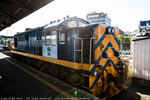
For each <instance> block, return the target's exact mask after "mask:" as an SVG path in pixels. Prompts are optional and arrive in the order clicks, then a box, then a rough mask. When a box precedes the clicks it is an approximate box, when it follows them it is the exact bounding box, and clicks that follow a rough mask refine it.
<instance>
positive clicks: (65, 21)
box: [45, 17, 89, 29]
mask: <svg viewBox="0 0 150 100" xmlns="http://www.w3.org/2000/svg"><path fill="white" fill-rule="evenodd" d="M72 20H73V21H80V22H84V23H86V24H89V22H87V21H86V20H84V19H82V18H77V17H70V18H67V19H65V20H61V21H59V22H55V23H52V24H49V25H47V26H46V27H45V29H46V28H49V27H57V26H60V25H64V26H66V24H67V22H69V21H72Z"/></svg>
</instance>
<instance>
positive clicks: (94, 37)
mask: <svg viewBox="0 0 150 100" xmlns="http://www.w3.org/2000/svg"><path fill="white" fill-rule="evenodd" d="M95 38H96V37H91V39H90V54H89V64H91V55H92V40H93V39H95Z"/></svg>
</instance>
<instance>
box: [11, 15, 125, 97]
mask: <svg viewBox="0 0 150 100" xmlns="http://www.w3.org/2000/svg"><path fill="white" fill-rule="evenodd" d="M14 46H15V49H14V50H12V51H11V55H12V57H14V58H16V59H18V60H20V61H23V62H24V63H27V64H29V65H32V66H33V67H35V68H37V69H39V70H40V71H43V72H45V73H48V74H50V75H52V76H54V77H57V78H59V79H62V80H64V81H67V82H69V83H70V84H72V85H74V86H78V87H81V88H84V89H86V90H88V91H90V92H91V93H92V94H93V95H95V96H103V97H104V96H113V95H115V94H117V93H119V92H120V91H121V90H122V89H123V88H122V83H123V81H122V79H123V78H122V76H123V67H122V61H121V59H120V58H119V52H118V51H119V29H118V28H117V27H112V26H106V25H99V24H89V23H88V22H87V21H85V20H83V19H81V18H77V17H71V18H67V19H64V20H62V21H59V20H58V21H55V22H51V23H50V24H49V25H45V26H42V27H38V28H34V29H28V30H26V31H25V32H22V33H18V34H16V35H15V36H14Z"/></svg>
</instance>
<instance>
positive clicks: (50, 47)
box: [43, 30, 57, 59]
mask: <svg viewBox="0 0 150 100" xmlns="http://www.w3.org/2000/svg"><path fill="white" fill-rule="evenodd" d="M44 35H45V43H44V44H45V45H43V56H45V57H49V58H55V59H57V31H56V30H49V31H46V32H44Z"/></svg>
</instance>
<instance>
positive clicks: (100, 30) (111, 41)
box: [89, 25, 121, 95]
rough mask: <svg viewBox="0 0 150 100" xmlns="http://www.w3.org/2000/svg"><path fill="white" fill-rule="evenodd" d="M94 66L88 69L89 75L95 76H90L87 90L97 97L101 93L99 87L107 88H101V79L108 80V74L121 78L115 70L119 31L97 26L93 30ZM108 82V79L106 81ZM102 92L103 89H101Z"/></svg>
mask: <svg viewBox="0 0 150 100" xmlns="http://www.w3.org/2000/svg"><path fill="white" fill-rule="evenodd" d="M95 37H96V39H95V45H94V51H95V55H94V56H95V64H94V65H93V66H92V67H91V69H90V75H91V74H92V73H93V72H94V71H97V72H98V74H97V75H96V76H92V75H91V76H90V82H89V86H90V87H89V88H90V89H91V91H92V92H93V93H94V95H98V94H100V93H101V91H100V89H99V88H98V86H97V85H98V83H99V84H100V86H99V87H103V88H105V89H106V88H107V87H108V85H106V84H104V85H105V86H102V84H101V83H102V81H104V80H103V79H102V78H105V80H106V79H107V78H108V74H111V75H112V76H113V77H121V73H120V71H119V70H118V69H117V66H116V65H117V63H118V61H120V59H119V58H118V56H119V53H118V51H119V29H118V28H114V27H110V26H102V25H99V26H98V27H97V28H96V30H95ZM107 80H109V79H107ZM103 90H104V89H103Z"/></svg>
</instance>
